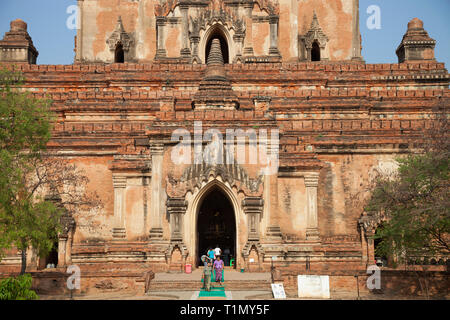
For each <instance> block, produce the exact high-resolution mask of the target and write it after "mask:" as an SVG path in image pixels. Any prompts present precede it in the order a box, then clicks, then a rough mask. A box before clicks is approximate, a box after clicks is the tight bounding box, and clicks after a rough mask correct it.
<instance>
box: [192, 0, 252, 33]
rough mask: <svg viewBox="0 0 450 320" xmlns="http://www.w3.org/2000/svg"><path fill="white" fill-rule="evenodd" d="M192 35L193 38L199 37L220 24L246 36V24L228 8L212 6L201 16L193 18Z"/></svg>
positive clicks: (203, 11) (202, 12)
mask: <svg viewBox="0 0 450 320" xmlns="http://www.w3.org/2000/svg"><path fill="white" fill-rule="evenodd" d="M190 20H191V23H190V25H191V28H190V33H191V36H198V35H199V33H200V31H201V30H206V29H207V28H208V27H209V26H212V25H214V24H216V23H220V24H222V25H224V26H226V27H227V28H228V30H234V32H235V34H244V32H245V22H244V19H241V18H239V17H237V16H236V15H235V14H234V13H233V12H232V11H231V10H230V9H229V8H228V7H225V6H224V5H223V3H222V5H220V6H219V5H217V6H213V5H212V4H211V6H210V7H209V8H208V9H205V10H202V11H201V13H200V15H199V16H197V17H195V18H192V17H190Z"/></svg>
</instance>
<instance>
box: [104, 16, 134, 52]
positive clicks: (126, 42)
mask: <svg viewBox="0 0 450 320" xmlns="http://www.w3.org/2000/svg"><path fill="white" fill-rule="evenodd" d="M106 43H107V44H108V46H109V49H110V50H111V51H113V50H115V49H116V47H117V45H118V44H122V47H123V50H124V51H128V50H130V47H131V45H132V44H133V39H132V38H131V36H130V35H129V34H128V33H127V32H125V28H124V27H123V22H122V17H120V16H119V19H118V20H117V25H116V29H115V30H114V32H113V33H112V34H111V36H110V37H109V38H108V40H106Z"/></svg>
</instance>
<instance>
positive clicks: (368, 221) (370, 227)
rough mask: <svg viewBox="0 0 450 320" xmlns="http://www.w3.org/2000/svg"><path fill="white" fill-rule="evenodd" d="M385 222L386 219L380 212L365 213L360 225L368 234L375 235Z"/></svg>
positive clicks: (360, 219)
mask: <svg viewBox="0 0 450 320" xmlns="http://www.w3.org/2000/svg"><path fill="white" fill-rule="evenodd" d="M384 220H385V217H384V215H383V214H381V213H380V212H363V214H362V215H361V218H359V220H358V224H359V226H360V227H361V228H363V229H364V231H365V232H366V233H367V234H369V235H373V234H375V231H376V230H377V228H378V226H380V224H381V223H382V222H383V221H384Z"/></svg>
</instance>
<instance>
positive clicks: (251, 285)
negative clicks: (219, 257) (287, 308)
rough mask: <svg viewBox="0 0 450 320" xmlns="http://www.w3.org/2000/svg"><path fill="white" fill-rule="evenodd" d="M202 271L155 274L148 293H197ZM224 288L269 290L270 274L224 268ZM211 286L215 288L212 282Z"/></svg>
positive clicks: (201, 284) (200, 286) (200, 285)
mask: <svg viewBox="0 0 450 320" xmlns="http://www.w3.org/2000/svg"><path fill="white" fill-rule="evenodd" d="M202 273H203V269H202V268H198V269H196V270H194V271H193V272H192V273H190V274H186V273H156V274H155V278H154V279H153V280H152V281H151V282H150V287H149V290H148V292H156V291H197V290H200V289H201V288H202V286H203V283H202V281H201V279H202ZM224 280H225V281H224V283H223V284H224V286H226V290H228V291H240V290H243V291H252V290H269V291H270V290H271V285H270V284H271V277H270V273H241V272H238V271H235V270H234V269H228V268H225V273H224ZM211 285H212V286H216V283H215V282H213V283H212V284H211Z"/></svg>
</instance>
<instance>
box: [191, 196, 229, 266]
mask: <svg viewBox="0 0 450 320" xmlns="http://www.w3.org/2000/svg"><path fill="white" fill-rule="evenodd" d="M197 235H198V238H197V240H198V255H197V264H198V265H199V266H202V263H201V261H200V258H201V256H202V255H205V254H206V253H207V251H208V249H209V248H213V249H214V248H215V247H216V246H217V245H218V246H219V248H220V249H222V258H223V260H224V263H225V266H229V265H230V261H232V260H231V259H234V262H235V263H234V266H236V220H235V216H234V209H233V205H232V203H231V201H230V200H229V199H228V197H227V196H226V195H225V194H224V193H223V192H222V191H221V190H220V189H218V188H214V189H213V190H211V191H210V192H209V193H208V194H207V195H206V196H205V197H204V199H203V201H202V204H201V205H200V209H199V211H198V220H197ZM226 249H228V251H229V255H228V256H227V254H226V253H227V250H226ZM227 262H228V263H227Z"/></svg>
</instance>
